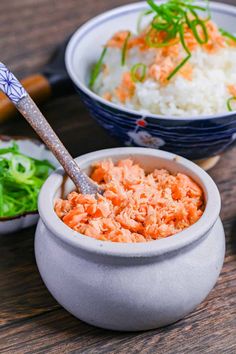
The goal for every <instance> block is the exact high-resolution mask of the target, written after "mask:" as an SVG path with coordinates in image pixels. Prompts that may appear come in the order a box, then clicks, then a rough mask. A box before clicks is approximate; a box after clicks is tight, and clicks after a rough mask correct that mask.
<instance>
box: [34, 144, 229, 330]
mask: <svg viewBox="0 0 236 354" xmlns="http://www.w3.org/2000/svg"><path fill="white" fill-rule="evenodd" d="M76 161H77V162H78V164H79V166H80V167H81V168H82V169H83V170H84V171H85V172H86V173H87V174H88V175H89V176H91V178H92V179H94V180H95V181H97V182H98V183H99V184H101V185H102V186H103V188H104V190H105V191H104V194H103V195H102V196H99V195H98V196H94V195H82V194H79V193H77V192H76V191H75V186H74V185H73V183H72V182H71V180H70V179H69V178H67V177H65V173H64V171H63V169H62V168H60V169H57V170H56V171H55V172H54V173H53V174H52V175H51V176H50V177H49V178H48V179H47V181H46V182H45V184H44V185H43V188H42V190H41V193H40V196H39V214H40V221H39V223H38V226H37V230H36V237H35V255H36V261H37V265H38V269H39V271H40V274H41V276H42V278H43V280H44V283H45V284H46V286H47V288H48V290H49V291H50V293H51V294H52V295H53V296H54V297H55V299H56V300H57V301H58V302H59V303H60V304H61V305H62V306H63V307H64V308H65V309H66V310H68V311H69V312H70V313H72V314H73V315H74V316H76V317H77V318H79V319H80V320H82V321H85V322H87V323H89V324H92V325H95V326H98V327H102V328H106V329H112V330H119V331H137V330H148V329H151V328H157V327H161V326H165V325H168V324H170V323H173V322H175V321H178V320H179V319H181V318H183V317H184V316H186V315H187V314H189V313H190V312H191V311H193V309H195V308H196V306H197V305H199V304H200V303H201V302H202V301H203V300H204V299H205V298H206V296H207V295H208V294H209V292H210V291H211V289H212V288H213V287H214V285H215V283H216V281H217V278H218V276H219V273H220V271H221V268H222V264H223V260H224V254H225V237H224V230H223V227H222V223H221V220H220V218H219V213H220V206H221V201H220V195H219V191H218V189H217V187H216V185H215V183H214V182H213V180H212V179H211V177H210V176H209V175H208V174H207V173H206V172H205V171H203V170H202V169H201V168H200V167H198V166H197V165H195V164H194V163H192V162H191V161H189V160H186V159H184V158H182V157H180V156H176V155H174V154H171V153H168V152H165V151H160V150H157V149H147V148H137V147H129V148H115V149H107V150H101V151H96V152H92V153H89V154H86V155H83V156H80V157H79V158H77V159H76Z"/></svg>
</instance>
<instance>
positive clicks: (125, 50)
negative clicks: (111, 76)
mask: <svg viewBox="0 0 236 354" xmlns="http://www.w3.org/2000/svg"><path fill="white" fill-rule="evenodd" d="M130 36H131V33H130V32H128V34H127V36H126V38H125V41H124V44H123V47H122V51H121V65H122V66H124V65H125V59H126V52H127V45H128V40H129V38H130Z"/></svg>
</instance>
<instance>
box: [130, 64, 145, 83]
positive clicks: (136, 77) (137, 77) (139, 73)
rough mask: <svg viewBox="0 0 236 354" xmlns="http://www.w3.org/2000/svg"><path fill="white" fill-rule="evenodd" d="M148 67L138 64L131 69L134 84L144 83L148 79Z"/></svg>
mask: <svg viewBox="0 0 236 354" xmlns="http://www.w3.org/2000/svg"><path fill="white" fill-rule="evenodd" d="M146 71H147V66H146V65H145V64H143V63H137V64H135V65H133V66H132V68H131V78H132V80H133V81H134V82H143V81H144V79H145V77H146Z"/></svg>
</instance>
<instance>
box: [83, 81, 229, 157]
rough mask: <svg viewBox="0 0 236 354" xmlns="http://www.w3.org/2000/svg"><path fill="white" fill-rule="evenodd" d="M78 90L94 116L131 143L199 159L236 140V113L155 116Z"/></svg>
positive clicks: (110, 132)
mask: <svg viewBox="0 0 236 354" xmlns="http://www.w3.org/2000/svg"><path fill="white" fill-rule="evenodd" d="M77 91H78V92H79V94H80V96H81V98H82V100H83V102H84V103H85V104H86V106H87V107H88V109H89V111H90V114H91V115H92V117H93V118H95V120H96V121H97V122H98V123H99V124H100V125H101V126H102V127H103V128H105V129H106V130H107V131H108V132H109V134H110V135H112V136H114V137H115V138H118V139H119V140H120V141H121V142H122V143H123V144H124V145H127V146H131V145H134V146H144V147H149V148H158V149H162V150H166V151H170V152H173V153H175V154H177V155H182V156H184V157H186V158H189V159H193V160H196V159H204V158H208V157H212V156H215V155H218V154H221V153H223V152H224V151H225V150H226V149H228V148H229V147H231V146H233V144H234V143H235V141H236V113H235V115H230V116H224V117H222V118H219V117H217V118H211V119H207V118H206V119H200V120H191V119H185V120H177V119H175V120H170V119H165V118H156V117H155V118H154V117H149V116H148V115H145V116H143V115H142V114H139V113H137V114H132V113H128V112H124V111H121V110H119V108H117V109H116V108H113V107H110V106H109V105H106V104H102V103H101V102H99V101H97V100H95V99H93V98H91V97H90V96H88V95H87V94H85V93H84V92H83V91H81V90H80V89H78V88H77Z"/></svg>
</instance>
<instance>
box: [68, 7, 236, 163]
mask: <svg viewBox="0 0 236 354" xmlns="http://www.w3.org/2000/svg"><path fill="white" fill-rule="evenodd" d="M210 7H211V10H212V14H213V19H214V20H215V21H216V23H217V24H218V25H219V26H220V27H224V28H225V29H226V30H228V31H230V32H232V33H234V32H235V31H236V26H235V23H236V22H235V21H236V8H235V7H233V6H229V5H225V4H219V3H214V2H210ZM146 8H147V4H146V3H145V2H140V3H136V4H132V5H126V6H122V7H119V8H117V9H114V10H111V11H108V12H105V13H104V14H102V15H100V16H98V17H96V18H94V19H93V20H91V21H89V22H87V23H86V24H85V25H83V26H82V27H81V28H80V29H79V30H78V31H76V32H75V34H74V35H73V36H72V39H71V40H70V42H69V45H68V47H67V51H66V67H67V70H68V73H69V75H70V77H71V79H72V80H73V82H74V84H75V86H76V88H77V90H78V93H79V94H80V96H81V98H82V100H83V101H84V103H85V104H86V106H87V107H88V109H89V111H90V112H91V115H92V116H93V117H94V118H95V119H96V120H97V122H98V123H99V124H100V125H101V126H103V127H104V128H105V129H106V130H107V131H108V132H109V133H110V134H111V135H113V136H114V137H117V138H118V139H119V140H120V141H122V142H123V143H124V144H125V145H136V146H145V147H151V148H160V149H163V150H166V151H170V152H173V153H177V154H179V155H182V156H185V157H187V158H190V159H203V158H207V157H211V156H215V155H218V154H221V153H222V152H224V151H225V150H227V149H228V148H229V147H231V146H232V145H233V144H234V142H235V139H236V113H235V112H234V113H226V114H224V115H223V114H222V115H219V116H208V117H204V116H202V117H200V118H199V117H196V118H191V119H188V118H175V117H169V116H167V117H165V118H163V117H161V116H157V115H153V114H142V113H140V112H136V111H133V110H129V109H127V108H124V107H121V106H118V105H115V104H112V103H109V102H108V101H106V100H104V99H103V98H101V97H99V96H98V95H96V94H94V93H93V92H91V91H90V90H89V89H88V81H89V77H90V72H91V68H92V66H93V65H94V63H95V62H96V61H97V60H98V58H99V55H100V53H101V48H102V45H104V43H106V42H107V40H108V39H109V38H110V36H111V35H112V33H114V32H116V31H118V30H122V29H126V30H128V29H129V30H131V31H134V32H136V25H137V18H138V15H139V13H140V12H141V11H143V10H144V9H146Z"/></svg>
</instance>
